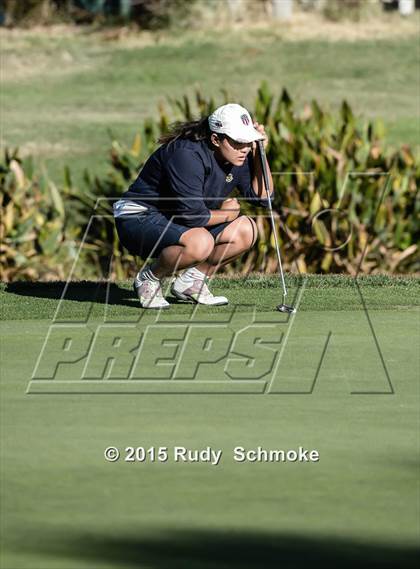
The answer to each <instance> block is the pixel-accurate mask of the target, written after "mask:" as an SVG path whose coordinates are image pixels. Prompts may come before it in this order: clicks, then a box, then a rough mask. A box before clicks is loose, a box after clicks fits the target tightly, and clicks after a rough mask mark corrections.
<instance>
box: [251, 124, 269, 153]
mask: <svg viewBox="0 0 420 569" xmlns="http://www.w3.org/2000/svg"><path fill="white" fill-rule="evenodd" d="M254 128H255V129H256V130H258V132H260V133H261V134H262V135H263V136H264V140H263V144H264V149H265V148H267V145H268V136H267V133H266V132H265V127H264V125H263V124H260V123H257V122H254ZM256 149H257V143H256V142H253V143H252V151H253V152H254V153H255V151H256Z"/></svg>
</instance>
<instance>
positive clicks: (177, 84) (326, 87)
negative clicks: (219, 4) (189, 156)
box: [1, 22, 420, 183]
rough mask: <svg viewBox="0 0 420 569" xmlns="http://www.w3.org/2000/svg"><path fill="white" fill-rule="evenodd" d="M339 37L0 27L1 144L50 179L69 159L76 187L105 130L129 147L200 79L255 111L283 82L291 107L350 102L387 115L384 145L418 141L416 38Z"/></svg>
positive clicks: (103, 146)
mask: <svg viewBox="0 0 420 569" xmlns="http://www.w3.org/2000/svg"><path fill="white" fill-rule="evenodd" d="M396 25H398V22H396ZM410 29H411V28H410ZM413 29H416V27H415V26H413ZM345 37H346V36H345V35H343V41H339V39H338V38H337V36H335V41H329V40H328V39H321V38H319V39H310V38H309V39H304V38H303V39H301V40H300V41H295V40H292V39H291V38H290V37H289V36H288V35H286V36H284V34H282V33H281V30H276V29H275V28H273V29H270V28H264V29H249V30H240V29H239V30H238V29H236V30H231V31H230V32H229V33H228V32H226V31H224V32H223V31H218V32H215V33H214V34H210V33H208V32H198V31H197V32H188V33H176V32H175V33H172V34H171V33H170V34H167V35H166V36H165V35H164V36H160V35H158V34H157V35H155V36H153V35H152V36H150V35H148V36H147V38H148V40H147V41H145V42H142V36H141V35H140V36H139V37H138V38H136V37H135V36H134V37H128V38H127V39H125V40H124V39H122V40H121V41H109V40H107V37H106V34H89V33H83V32H82V33H81V32H80V31H79V32H74V33H73V34H72V33H71V32H70V33H69V32H67V33H65V34H63V35H60V34H52V35H48V34H42V32H39V33H36V32H32V33H31V32H27V33H26V34H25V33H24V32H22V33H21V34H19V33H16V32H15V33H12V32H7V31H1V40H2V86H3V89H2V99H1V106H2V139H1V145H2V146H9V147H14V146H20V147H22V150H23V153H24V154H33V155H34V156H35V158H36V161H37V164H38V165H40V164H45V165H46V166H47V168H48V170H49V172H50V174H51V176H52V177H53V179H55V180H56V181H57V182H61V180H62V175H63V168H64V166H65V165H68V166H69V167H70V168H71V170H72V172H73V173H74V175H75V179H76V182H77V183H81V179H82V176H81V174H82V172H83V170H84V169H85V168H88V169H89V170H90V171H91V172H93V173H96V174H100V175H101V174H103V173H104V172H105V171H106V169H107V167H108V166H107V159H108V153H109V149H110V138H111V136H110V131H111V132H112V136H115V137H117V138H118V139H120V140H121V141H123V142H125V143H126V144H128V145H130V144H131V143H132V141H133V139H134V136H135V134H136V132H138V131H139V129H140V126H141V124H142V121H143V120H144V119H145V118H146V117H149V116H153V117H157V116H158V105H159V104H161V103H165V105H166V107H167V109H169V106H168V104H167V99H168V97H171V98H174V97H181V96H182V95H184V94H185V93H190V94H192V93H193V92H194V89H195V88H196V87H197V86H199V87H200V88H201V89H202V92H203V94H204V95H206V96H213V97H215V98H216V101H218V102H220V103H222V102H223V100H222V95H221V92H222V90H226V91H227V92H228V93H229V94H230V97H231V98H232V99H233V100H238V101H240V102H242V103H243V104H245V105H248V106H249V107H250V108H253V104H254V100H255V96H256V89H257V88H258V86H259V85H260V83H261V81H263V80H267V81H268V83H269V85H270V88H271V89H272V91H273V92H274V93H275V94H277V95H278V94H280V92H281V89H282V88H283V87H286V88H287V89H288V90H289V92H290V93H291V95H292V97H293V98H294V99H295V100H296V104H297V108H298V109H299V108H303V104H304V103H305V102H309V101H311V100H312V99H317V100H318V101H319V102H320V103H321V105H325V106H326V107H330V108H337V107H338V106H339V104H340V103H341V101H342V100H343V99H347V100H348V101H349V103H350V104H351V105H352V107H353V108H354V110H355V112H356V113H357V114H358V115H359V114H360V115H361V116H363V117H364V118H369V119H371V118H381V119H382V120H383V121H384V123H385V126H386V129H387V139H386V142H387V143H388V144H391V145H393V146H396V145H401V144H405V143H408V144H412V145H414V146H416V145H417V146H418V140H419V127H418V124H419V120H418V119H419V118H420V117H419V107H418V104H417V101H418V81H417V77H418V66H417V58H418V41H417V36H416V35H413V34H412V33H408V34H405V35H404V34H401V35H400V36H396V37H395V36H394V35H393V34H391V36H390V37H389V38H388V37H386V36H384V37H383V38H376V39H368V38H369V34H366V37H365V39H359V40H358V41H349V40H346V39H345ZM174 118H176V117H174Z"/></svg>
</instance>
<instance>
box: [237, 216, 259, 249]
mask: <svg viewBox="0 0 420 569" xmlns="http://www.w3.org/2000/svg"><path fill="white" fill-rule="evenodd" d="M239 222H240V223H239V228H238V240H239V241H240V242H241V245H242V246H243V247H244V249H249V248H250V247H252V246H253V245H254V243H255V241H256V240H257V225H256V223H255V221H254V220H253V219H251V218H250V217H248V216H246V215H243V216H241V217H240V218H239Z"/></svg>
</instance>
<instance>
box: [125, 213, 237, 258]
mask: <svg viewBox="0 0 420 569" xmlns="http://www.w3.org/2000/svg"><path fill="white" fill-rule="evenodd" d="M115 225H116V228H117V232H118V237H119V239H120V241H121V243H122V244H123V246H124V247H125V248H126V249H128V251H129V252H130V253H131V254H132V255H138V256H139V257H142V258H143V259H147V258H148V257H151V258H154V257H158V256H159V255H160V253H161V252H162V250H163V249H165V248H166V247H170V246H171V245H178V244H179V240H180V238H181V235H182V234H183V233H185V232H186V231H188V230H189V229H192V227H186V226H185V225H180V224H179V223H176V222H175V221H173V220H171V219H170V218H167V217H165V216H164V215H163V214H162V213H161V212H160V211H157V210H154V209H149V210H148V211H147V212H144V213H141V214H138V215H137V214H132V215H125V216H122V217H116V218H115ZM228 225H229V222H225V223H219V224H217V225H212V226H211V227H205V228H204V229H206V230H207V231H208V232H209V233H210V234H211V235H212V236H213V237H214V238H216V237H217V235H218V234H219V233H221V232H222V231H223V229H224V228H225V227H227V226H228Z"/></svg>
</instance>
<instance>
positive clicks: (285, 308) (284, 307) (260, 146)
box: [257, 140, 296, 314]
mask: <svg viewBox="0 0 420 569" xmlns="http://www.w3.org/2000/svg"><path fill="white" fill-rule="evenodd" d="M257 142H258V150H259V151H260V158H261V166H262V171H263V176H264V185H265V188H266V190H267V199H268V211H269V212H270V219H271V227H272V228H273V233H274V243H275V246H276V253H277V259H278V262H279V269H280V282H281V286H282V288H283V302H282V303H281V304H279V305H278V306H277V310H278V311H279V312H285V313H286V314H294V313H295V312H296V308H294V307H293V306H288V305H287V304H286V296H287V288H286V282H285V280H284V273H283V264H282V262H281V255H280V247H279V242H278V240H277V232H276V224H275V221H274V215H273V207H272V205H271V197H270V194H269V191H268V189H269V187H270V184H269V181H268V172H267V163H266V158H265V150H264V144H263V141H262V140H258V141H257Z"/></svg>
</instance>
